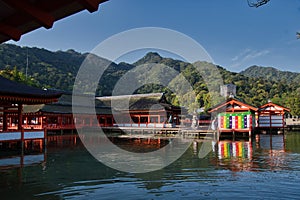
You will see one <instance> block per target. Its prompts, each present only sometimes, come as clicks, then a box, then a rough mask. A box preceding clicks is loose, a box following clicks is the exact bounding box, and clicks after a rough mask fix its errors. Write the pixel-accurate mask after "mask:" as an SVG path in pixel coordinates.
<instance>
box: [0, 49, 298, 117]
mask: <svg viewBox="0 0 300 200" xmlns="http://www.w3.org/2000/svg"><path fill="white" fill-rule="evenodd" d="M27 52H28V70H27V74H28V76H27V78H26V60H27ZM87 55H88V54H81V53H78V52H76V51H74V50H68V51H56V52H52V51H48V50H46V49H39V48H27V47H19V46H16V45H11V44H2V45H0V75H2V76H5V77H7V78H10V79H12V80H15V81H20V82H26V83H27V84H31V85H35V86H38V87H46V88H56V89H61V90H66V91H72V89H73V84H74V80H75V78H76V75H77V71H78V70H79V68H80V66H81V63H82V62H83V61H84V59H85V58H86V56H87ZM95 59H97V65H99V66H100V67H104V66H106V65H107V63H110V65H109V67H108V68H107V69H106V71H105V73H104V75H103V76H102V77H101V80H100V82H99V83H95V84H97V85H98V89H97V94H96V95H98V96H109V95H111V94H112V91H113V89H114V88H115V84H116V83H117V81H119V80H120V78H121V77H124V75H125V74H127V75H128V74H130V73H128V72H129V71H131V73H135V72H138V73H136V74H135V75H134V76H133V77H131V79H129V80H130V83H131V82H132V83H133V80H135V81H137V82H142V81H143V80H151V81H152V84H147V85H143V86H142V87H139V88H137V89H136V91H135V93H150V92H165V93H166V96H167V98H168V100H169V101H170V102H171V103H173V104H174V105H179V104H180V103H182V102H179V101H178V98H177V97H176V95H174V93H173V92H174V91H171V89H170V88H168V87H165V86H163V85H161V84H159V80H164V79H166V78H167V77H168V76H171V77H172V76H173V75H174V72H176V73H175V75H176V74H179V73H180V74H181V75H183V77H184V78H185V80H187V81H188V82H189V84H190V85H191V86H192V88H193V91H194V92H195V95H196V99H195V100H196V101H195V104H193V105H192V106H191V108H190V109H193V107H195V108H198V107H205V108H206V109H208V108H210V107H211V106H212V105H214V104H215V103H217V102H212V99H211V95H212V93H210V91H208V88H207V84H208V83H205V81H204V79H203V77H202V76H201V74H200V73H199V71H198V70H196V68H195V66H196V65H197V67H199V68H201V69H202V71H203V72H205V73H207V75H210V76H212V79H210V81H211V82H210V83H209V84H211V83H213V84H215V82H214V79H213V78H214V74H210V72H211V71H210V68H211V67H212V66H214V65H213V64H212V63H207V62H201V61H199V62H196V63H187V62H183V61H180V60H174V59H172V58H163V57H161V56H160V55H159V54H158V53H155V52H150V53H148V54H146V55H145V56H144V57H142V58H141V59H139V60H137V61H136V62H135V63H133V64H128V63H119V64H116V63H114V62H111V61H109V60H106V59H103V58H100V57H97V56H95ZM155 63H158V64H163V65H166V66H168V67H170V68H172V69H174V70H173V72H172V70H167V71H166V70H164V69H161V68H159V67H156V66H155V65H154V64H155ZM140 65H143V66H144V71H142V72H140V71H138V70H139V68H138V67H137V66H140ZM217 68H218V71H219V73H220V74H221V76H222V78H223V81H224V83H225V84H228V83H233V84H235V85H236V86H237V98H239V99H241V100H243V101H245V102H247V103H249V104H253V105H255V106H259V105H262V104H264V103H266V102H267V101H268V99H271V100H272V101H273V102H275V103H279V104H281V105H283V106H286V107H289V108H291V110H292V114H294V115H300V87H299V83H300V81H298V82H297V81H296V80H300V79H299V74H297V73H291V72H280V71H278V70H276V69H274V68H264V67H257V66H253V67H250V68H249V69H247V70H245V71H243V72H242V73H234V72H230V71H228V70H226V69H225V68H223V67H221V66H217ZM261 76H263V77H264V78H261ZM181 81H182V76H181V77H180V76H178V77H176V78H174V80H172V81H170V85H171V86H172V87H173V89H176V90H178V91H180V90H181V89H182V88H181V87H182V84H181V83H182V82H181ZM87 83H88V82H86V83H84V82H83V83H82V85H83V88H89V87H91V86H90V85H89V84H90V83H89V84H87ZM122 92H123V93H124V94H128V93H130V91H128V90H123V91H122ZM215 93H219V91H217V90H216V91H215ZM180 95H181V97H182V99H183V101H184V102H183V104H184V103H185V102H187V101H185V100H187V99H189V98H190V97H191V94H190V93H183V94H180ZM216 100H218V99H216ZM181 105H182V104H181Z"/></svg>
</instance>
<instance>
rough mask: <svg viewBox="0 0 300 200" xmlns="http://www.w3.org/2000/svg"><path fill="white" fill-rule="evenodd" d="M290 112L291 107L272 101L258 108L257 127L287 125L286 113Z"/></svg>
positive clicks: (266, 127)
mask: <svg viewBox="0 0 300 200" xmlns="http://www.w3.org/2000/svg"><path fill="white" fill-rule="evenodd" d="M287 112H290V109H289V108H286V107H283V106H281V105H278V104H275V103H273V102H271V101H269V102H268V103H266V104H264V105H262V106H260V107H259V109H258V112H257V113H258V114H257V116H258V123H257V127H258V128H259V129H260V130H263V129H280V128H284V126H285V113H287Z"/></svg>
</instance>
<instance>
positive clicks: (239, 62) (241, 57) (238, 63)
mask: <svg viewBox="0 0 300 200" xmlns="http://www.w3.org/2000/svg"><path fill="white" fill-rule="evenodd" d="M269 53H270V50H267V49H266V50H261V51H257V50H251V49H245V50H244V51H242V52H241V53H240V54H238V55H237V56H235V57H233V58H232V59H231V61H232V64H231V68H232V69H237V68H239V69H241V68H242V67H245V66H243V65H245V64H246V63H247V62H249V61H252V60H254V59H256V58H258V57H262V56H264V55H267V54H269Z"/></svg>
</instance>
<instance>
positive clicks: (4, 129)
mask: <svg viewBox="0 0 300 200" xmlns="http://www.w3.org/2000/svg"><path fill="white" fill-rule="evenodd" d="M3 110H4V111H3V128H2V129H3V131H7V112H6V111H5V110H6V108H5V107H3Z"/></svg>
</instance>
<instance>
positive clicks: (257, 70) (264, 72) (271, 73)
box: [240, 66, 300, 83]
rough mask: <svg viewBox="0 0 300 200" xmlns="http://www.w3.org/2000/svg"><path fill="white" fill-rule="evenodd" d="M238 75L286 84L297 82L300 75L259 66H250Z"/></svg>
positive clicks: (299, 79)
mask: <svg viewBox="0 0 300 200" xmlns="http://www.w3.org/2000/svg"><path fill="white" fill-rule="evenodd" d="M240 74H242V75H245V76H248V77H254V78H264V79H267V80H271V81H281V82H287V83H293V82H299V81H300V73H296V72H289V71H280V70H278V69H276V68H273V67H261V66H251V67H249V68H247V69H246V70H244V71H241V72H240Z"/></svg>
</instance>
